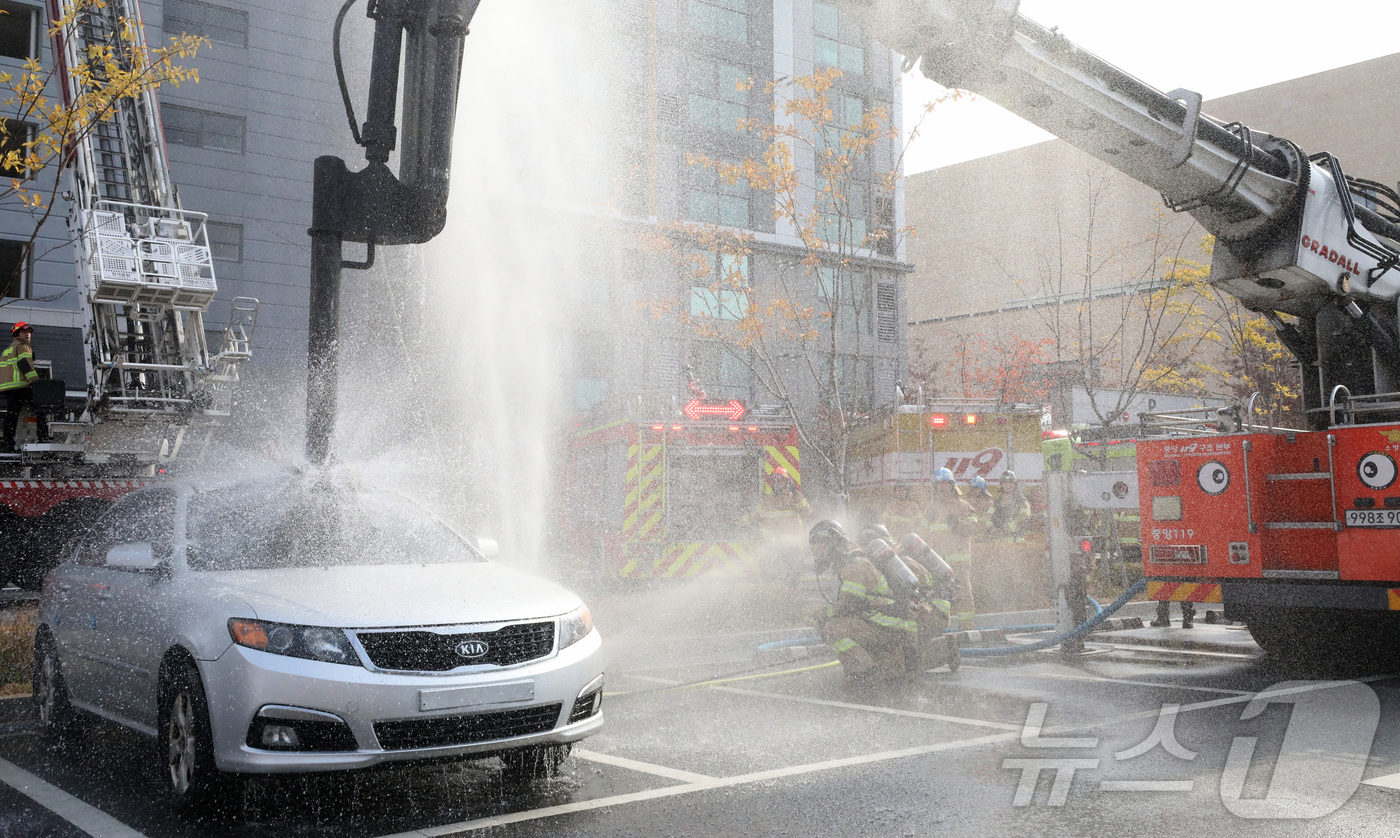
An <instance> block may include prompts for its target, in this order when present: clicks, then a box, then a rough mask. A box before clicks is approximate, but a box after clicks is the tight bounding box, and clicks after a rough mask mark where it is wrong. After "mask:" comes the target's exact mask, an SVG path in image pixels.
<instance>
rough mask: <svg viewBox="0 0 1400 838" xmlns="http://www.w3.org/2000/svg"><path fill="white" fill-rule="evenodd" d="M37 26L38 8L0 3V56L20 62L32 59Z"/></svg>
mask: <svg viewBox="0 0 1400 838" xmlns="http://www.w3.org/2000/svg"><path fill="white" fill-rule="evenodd" d="M38 25H39V10H38V8H36V7H34V6H28V5H24V4H21V3H5V2H0V56H3V57H5V58H17V59H19V60H20V61H28V60H29V59H31V58H33V57H34V41H35V39H36V38H37V33H36V31H35V30H36V29H37V28H38Z"/></svg>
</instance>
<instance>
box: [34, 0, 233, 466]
mask: <svg viewBox="0 0 1400 838" xmlns="http://www.w3.org/2000/svg"><path fill="white" fill-rule="evenodd" d="M48 5H49V8H48V11H49V15H50V19H51V20H54V21H58V20H62V19H64V18H65V17H66V16H68V15H70V13H72V12H74V11H75V10H76V11H77V12H78V14H77V16H76V18H75V19H74V23H73V25H71V26H64V27H58V28H56V30H55V31H54V33H53V46H54V55H55V60H56V62H57V64H58V70H59V72H58V73H56V76H57V77H58V79H59V84H60V85H61V87H62V96H63V100H64V103H65V104H66V105H67V106H69V107H72V106H74V104H75V103H78V102H80V101H81V100H82V99H83V97H84V96H85V95H91V94H90V92H88V91H86V90H85V88H84V82H83V81H82V78H81V76H80V75H78V74H74V73H72V72H69V68H74V67H79V66H81V65H83V64H84V63H88V64H90V65H91V66H90V67H89V70H90V72H91V73H92V74H93V76H94V77H95V78H96V79H97V80H98V81H99V82H100V81H101V79H102V77H103V72H104V70H103V66H102V64H101V62H100V61H97V60H94V59H92V58H91V56H92V55H94V54H100V50H101V49H102V48H104V47H110V46H112V45H119V44H122V43H126V44H129V45H130V46H132V47H133V48H134V49H135V50H136V51H138V52H139V51H142V50H144V49H145V40H144V34H143V27H142V24H141V10H140V4H139V2H138V0H107V2H105V3H91V2H80V0H49V4H48ZM94 50H96V51H98V52H94ZM115 54H116V55H117V57H118V59H119V60H123V61H125V60H126V59H127V57H128V56H126V54H125V52H124V51H123V50H121V49H118V50H116V51H115ZM127 69H130V68H129V67H128V68H127ZM159 114H160V111H159V107H158V104H157V101H156V97H155V92H154V91H153V90H151V89H150V88H144V89H142V90H141V91H140V92H139V93H137V94H136V95H134V96H130V97H123V98H120V99H117V100H115V101H114V102H113V103H112V105H111V107H110V108H108V109H107V110H106V111H105V112H104V113H103V114H102V115H101V116H100V117H99V119H100V121H99V122H97V124H96V125H94V126H93V128H92V130H91V131H88V132H84V133H82V134H81V135H80V136H78V137H77V138H76V140H75V141H74V144H73V148H72V151H71V153H70V155H69V156H68V158H67V159H66V160H65V164H66V165H67V168H68V172H67V173H66V174H65V176H67V177H71V181H70V183H69V188H68V189H66V191H65V197H67V198H68V203H69V216H68V225H69V230H70V231H71V232H72V234H73V235H74V238H75V242H74V244H75V247H74V250H75V253H76V258H77V266H78V274H79V292H80V295H81V301H82V308H83V313H84V314H85V315H86V325H85V326H84V327H83V341H84V349H85V350H86V351H85V362H86V373H87V388H86V392H85V393H84V394H83V397H82V401H81V406H80V407H75V409H74V410H72V415H71V416H69V417H68V418H67V419H66V420H65V421H55V422H52V423H51V425H50V427H51V429H52V431H53V433H54V436H55V439H56V440H57V441H55V442H52V443H48V444H42V443H41V444H30V445H26V446H25V447H24V454H25V456H26V457H27V458H29V459H30V460H45V459H77V460H78V461H81V462H87V463H93V464H102V463H109V462H113V461H115V462H125V463H152V462H157V461H168V460H172V459H177V458H187V457H190V456H197V455H198V454H199V453H201V452H202V451H203V450H204V448H205V447H206V446H207V444H208V442H209V439H210V435H211V434H212V433H213V428H214V427H215V426H216V425H217V424H218V423H219V421H220V420H221V419H222V418H223V417H226V416H228V414H229V411H230V407H231V399H232V393H233V387H234V385H235V384H236V383H237V380H238V373H237V368H238V365H239V364H240V363H242V362H243V361H246V360H247V359H248V358H249V357H250V354H251V352H250V341H251V338H252V332H253V329H254V327H255V325H256V322H257V308H258V303H257V300H254V299H251V298H247V297H240V298H236V299H234V300H233V301H232V303H231V307H230V316H229V320H228V325H227V326H226V327H225V329H224V333H223V336H222V338H221V339H220V341H219V345H218V346H216V347H213V348H211V347H210V345H209V340H208V337H207V336H206V332H205V326H204V314H205V313H206V312H207V311H208V308H209V305H210V303H211V302H212V301H213V299H214V296H215V293H216V291H217V283H216V281H215V277H214V262H213V254H212V252H211V250H210V246H209V237H208V227H207V222H208V216H207V215H206V214H205V213H201V212H193V211H190V210H186V209H185V208H184V207H182V206H181V204H180V200H179V196H178V194H177V191H176V189H175V187H174V186H173V184H172V183H171V180H170V169H169V162H168V159H167V157H166V148H165V138H164V135H163V133H162V131H161V124H160V116H159Z"/></svg>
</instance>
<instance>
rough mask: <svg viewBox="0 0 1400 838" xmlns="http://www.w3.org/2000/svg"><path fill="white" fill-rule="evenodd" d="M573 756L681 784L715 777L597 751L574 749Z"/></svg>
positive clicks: (713, 779)
mask: <svg viewBox="0 0 1400 838" xmlns="http://www.w3.org/2000/svg"><path fill="white" fill-rule="evenodd" d="M573 755H574V756H576V757H578V758H580V759H586V760H588V761H589V762H601V763H603V764H604V765H615V766H617V767H618V768H626V769H628V770H630V771H640V772H642V773H643V774H655V775H656V776H658V777H666V778H667V779H670V780H680V781H681V782H682V783H710V782H714V781H715V779H716V778H715V777H711V776H709V775H708V774H696V773H694V772H692V771H682V770H680V769H679V768H667V767H666V766H664V765H653V764H652V763H650V762H641V761H639V760H635V759H628V758H627V757H615V756H613V755H612V754H600V753H598V752H597V751H585V750H581V749H579V748H574V750H573Z"/></svg>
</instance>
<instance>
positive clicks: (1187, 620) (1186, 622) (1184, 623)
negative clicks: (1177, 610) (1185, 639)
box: [1181, 602, 1196, 629]
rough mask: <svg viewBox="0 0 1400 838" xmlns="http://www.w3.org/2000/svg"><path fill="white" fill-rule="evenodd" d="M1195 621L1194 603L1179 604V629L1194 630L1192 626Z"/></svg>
mask: <svg viewBox="0 0 1400 838" xmlns="http://www.w3.org/2000/svg"><path fill="white" fill-rule="evenodd" d="M1195 620H1196V604H1195V603H1194V602H1183V603H1181V627H1182V628H1184V629H1189V628H1195V626H1194V625H1192V624H1193V623H1194V622H1195Z"/></svg>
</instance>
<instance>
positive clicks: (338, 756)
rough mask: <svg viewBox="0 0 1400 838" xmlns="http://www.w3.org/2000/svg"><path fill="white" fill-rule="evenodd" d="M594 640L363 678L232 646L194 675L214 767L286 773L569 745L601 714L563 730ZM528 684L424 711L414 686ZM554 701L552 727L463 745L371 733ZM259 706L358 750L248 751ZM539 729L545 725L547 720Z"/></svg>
mask: <svg viewBox="0 0 1400 838" xmlns="http://www.w3.org/2000/svg"><path fill="white" fill-rule="evenodd" d="M601 648H602V640H601V638H600V637H599V635H598V632H597V631H593V632H590V633H589V635H588V636H587V637H585V638H583V639H582V640H580V641H578V642H577V643H574V644H573V645H572V646H570V647H569V648H567V649H564V650H563V651H561V652H558V653H556V654H554V655H552V656H550V657H548V658H544V659H542V660H539V661H535V662H531V663H526V664H522V665H519V666H513V667H507V668H502V669H493V670H491V671H478V672H471V673H464V674H457V675H442V676H436V675H403V674H393V673H384V672H371V671H370V670H368V669H364V668H362V667H358V666H345V665H341V664H334V663H322V662H319V661H310V660H303V659H301V658H292V657H286V656H283V655H273V654H270V653H267V652H259V651H256V650H253V649H248V648H245V647H242V646H232V647H231V648H229V650H228V651H226V652H224V654H223V655H221V656H220V657H219V658H218V659H217V660H213V661H201V662H200V674H201V676H202V679H203V682H204V691H205V694H206V696H207V698H208V701H209V717H210V718H209V723H210V728H211V731H212V734H213V738H214V758H215V762H216V763H217V764H218V767H219V769H220V770H221V771H232V772H242V773H257V774H270V773H285V772H304V771H331V770H337V769H350V768H364V767H368V766H371V765H377V764H379V763H384V762H396V761H404V760H419V759H432V758H440V757H458V756H470V755H472V754H483V755H485V754H489V753H492V752H498V751H501V750H505V749H509V748H519V747H526V746H530V745H542V744H563V743H569V742H576V741H578V740H580V739H583V738H585V737H588V736H591V735H593V734H594V733H597V732H598V731H599V730H601V729H602V727H603V716H602V713H601V711H600V712H598V713H596V714H595V715H592V716H590V717H588V718H585V719H582V720H580V721H577V722H573V723H572V724H570V723H569V722H568V719H569V715H570V713H571V712H572V709H573V706H574V701H575V700H576V699H577V698H579V696H580V693H581V691H583V690H584V688H585V687H588V686H589V685H590V683H591V682H593V681H595V680H597V679H598V678H600V677H601V675H602V672H603V663H602V655H601V652H600V650H601ZM523 681H528V682H531V683H532V684H533V697H531V698H530V699H529V700H526V701H511V702H493V703H480V704H469V705H466V706H456V707H450V708H446V709H440V710H423V709H421V706H422V705H423V703H424V701H423V698H422V697H421V696H420V691H422V690H444V689H453V688H475V687H491V686H493V685H502V684H518V683H520V682H523ZM550 704H559V705H560V709H559V714H558V718H557V719H556V720H555V723H554V725H553V726H552V728H551V729H548V730H544V731H542V732H536V733H530V734H527V735H520V736H506V737H504V738H492V739H488V740H483V741H474V742H470V743H466V744H450V745H436V746H430V747H407V748H398V749H392V750H391V749H386V748H384V747H382V746H381V743H380V741H379V737H378V735H377V734H376V731H375V724H376V723H377V722H387V723H396V722H397V723H402V722H409V723H412V722H414V721H422V720H432V719H439V720H442V719H451V718H453V717H463V716H468V715H474V714H487V713H499V712H501V711H515V710H523V709H527V708H539V707H541V706H543V705H550ZM267 705H281V706H285V707H295V708H304V709H305V710H310V711H315V712H318V713H330V714H333V715H335V716H337V717H339V718H340V719H343V720H344V721H345V723H346V724H347V725H348V726H349V728H350V731H351V733H353V735H354V738H355V742H356V745H357V748H356V750H353V751H336V752H315V751H300V750H287V751H282V750H268V749H264V748H256V747H252V746H250V744H249V742H248V732H249V728H250V725H252V723H253V721H254V718H255V716H257V714H258V711H259V709H261V708H263V707H265V706H267ZM546 723H547V722H546Z"/></svg>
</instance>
